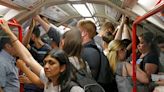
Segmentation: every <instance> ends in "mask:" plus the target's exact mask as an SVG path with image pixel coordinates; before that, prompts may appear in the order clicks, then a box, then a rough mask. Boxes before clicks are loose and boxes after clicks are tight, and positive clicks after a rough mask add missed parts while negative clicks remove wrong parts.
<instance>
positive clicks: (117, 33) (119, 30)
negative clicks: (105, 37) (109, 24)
mask: <svg viewBox="0 0 164 92" xmlns="http://www.w3.org/2000/svg"><path fill="white" fill-rule="evenodd" d="M124 21H125V17H124V16H123V17H122V19H121V24H120V27H119V28H117V32H116V35H115V38H114V39H115V40H121V39H122V32H123V27H124Z"/></svg>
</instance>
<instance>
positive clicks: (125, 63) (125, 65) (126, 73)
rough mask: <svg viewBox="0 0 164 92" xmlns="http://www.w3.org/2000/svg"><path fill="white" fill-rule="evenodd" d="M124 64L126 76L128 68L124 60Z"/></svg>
mask: <svg viewBox="0 0 164 92" xmlns="http://www.w3.org/2000/svg"><path fill="white" fill-rule="evenodd" d="M124 66H125V71H126V76H128V69H127V67H126V62H125V63H124Z"/></svg>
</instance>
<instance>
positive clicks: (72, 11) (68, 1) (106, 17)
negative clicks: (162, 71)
mask: <svg viewBox="0 0 164 92" xmlns="http://www.w3.org/2000/svg"><path fill="white" fill-rule="evenodd" d="M162 1H163V0H149V1H148V0H0V5H1V6H0V15H2V16H4V18H5V19H7V20H9V19H11V18H16V19H17V20H18V21H19V22H20V23H24V22H25V21H26V20H27V19H29V18H30V17H33V16H35V15H36V14H41V15H43V16H45V17H47V18H49V19H50V20H51V22H52V23H54V24H55V25H57V26H59V25H63V24H67V25H69V26H75V24H76V22H77V21H78V20H79V19H81V18H87V19H90V20H93V21H94V22H95V23H96V25H97V27H98V28H100V26H101V25H102V23H104V22H106V21H112V22H113V23H114V24H118V23H119V22H118V20H119V18H120V16H121V15H122V14H126V15H128V16H130V19H131V20H134V19H135V18H136V17H137V16H138V15H140V16H141V15H143V14H145V13H146V12H148V11H149V10H151V9H152V8H154V7H156V6H157V5H158V4H160V3H164V2H162ZM4 6H6V7H4ZM79 7H80V10H78V9H79ZM83 7H84V9H86V10H84V9H83ZM83 10H84V11H88V12H85V13H82V14H81V13H80V12H81V11H83ZM160 14H161V13H158V14H156V15H155V16H153V17H150V18H148V19H147V21H146V22H144V24H145V28H146V27H147V28H151V29H154V30H158V32H159V34H160V33H161V32H162V33H164V20H163V16H162V15H160Z"/></svg>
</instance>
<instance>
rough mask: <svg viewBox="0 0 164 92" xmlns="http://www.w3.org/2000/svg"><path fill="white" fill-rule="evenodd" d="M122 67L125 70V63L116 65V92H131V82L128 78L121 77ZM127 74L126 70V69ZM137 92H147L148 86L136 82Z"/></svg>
mask: <svg viewBox="0 0 164 92" xmlns="http://www.w3.org/2000/svg"><path fill="white" fill-rule="evenodd" d="M123 66H125V68H126V62H123V63H120V64H118V65H117V69H116V77H115V78H116V83H117V88H118V92H133V81H132V78H131V77H130V76H128V75H127V76H122V69H123ZM126 73H127V68H126ZM136 85H137V92H148V86H147V85H145V84H142V83H140V82H139V81H137V84H136Z"/></svg>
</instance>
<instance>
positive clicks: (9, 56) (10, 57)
mask: <svg viewBox="0 0 164 92" xmlns="http://www.w3.org/2000/svg"><path fill="white" fill-rule="evenodd" d="M0 55H2V56H3V57H4V58H6V59H8V60H7V61H8V62H11V63H12V64H15V63H16V58H15V57H13V56H12V55H10V54H9V53H8V52H6V51H5V50H2V51H1V52H0Z"/></svg>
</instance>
